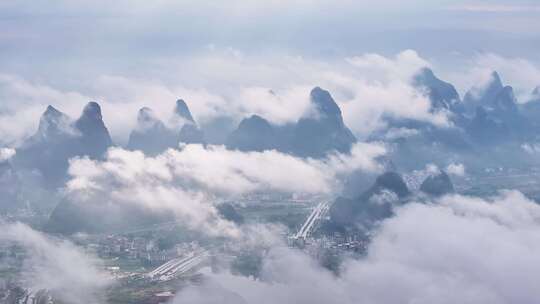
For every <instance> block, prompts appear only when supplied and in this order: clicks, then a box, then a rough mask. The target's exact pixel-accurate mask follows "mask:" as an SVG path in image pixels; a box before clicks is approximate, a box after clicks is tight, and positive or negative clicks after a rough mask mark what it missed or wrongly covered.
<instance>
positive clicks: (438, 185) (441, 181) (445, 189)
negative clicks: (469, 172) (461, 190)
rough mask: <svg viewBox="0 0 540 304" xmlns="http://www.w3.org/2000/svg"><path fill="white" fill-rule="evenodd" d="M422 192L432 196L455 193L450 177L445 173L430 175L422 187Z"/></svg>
mask: <svg viewBox="0 0 540 304" xmlns="http://www.w3.org/2000/svg"><path fill="white" fill-rule="evenodd" d="M420 191H422V192H424V193H426V194H429V195H432V196H441V195H445V194H450V193H454V185H453V184H452V180H451V179H450V176H448V174H446V172H444V171H442V170H441V171H440V172H439V173H437V174H432V175H429V176H428V177H427V178H426V179H425V180H424V181H423V182H422V184H421V185H420Z"/></svg>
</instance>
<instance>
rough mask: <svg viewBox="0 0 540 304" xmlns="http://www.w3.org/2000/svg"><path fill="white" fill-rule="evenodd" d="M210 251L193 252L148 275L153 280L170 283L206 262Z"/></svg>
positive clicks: (167, 263)
mask: <svg viewBox="0 0 540 304" xmlns="http://www.w3.org/2000/svg"><path fill="white" fill-rule="evenodd" d="M208 256H209V254H208V251H206V250H203V251H200V252H192V253H190V254H189V255H187V256H185V257H181V258H176V259H172V260H170V261H168V262H166V263H165V264H163V265H161V266H159V267H158V268H156V269H154V270H152V271H151V272H149V273H148V274H147V276H148V277H150V278H151V279H153V280H159V281H169V280H172V279H174V278H176V277H179V276H181V275H183V274H186V273H188V272H190V271H192V270H193V269H195V268H196V267H198V266H199V265H200V264H202V263H203V262H205V261H206V259H207V258H208Z"/></svg>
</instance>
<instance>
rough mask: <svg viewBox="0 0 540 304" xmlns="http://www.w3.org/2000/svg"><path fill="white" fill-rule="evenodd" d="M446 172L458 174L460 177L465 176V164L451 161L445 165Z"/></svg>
mask: <svg viewBox="0 0 540 304" xmlns="http://www.w3.org/2000/svg"><path fill="white" fill-rule="evenodd" d="M446 172H448V174H451V175H455V176H460V177H462V176H465V165H463V164H456V163H451V164H449V165H448V166H447V167H446Z"/></svg>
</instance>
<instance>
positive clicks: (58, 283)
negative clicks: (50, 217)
mask: <svg viewBox="0 0 540 304" xmlns="http://www.w3.org/2000/svg"><path fill="white" fill-rule="evenodd" d="M1 228H2V229H0V241H3V242H15V243H17V244H18V245H20V246H21V247H22V248H23V249H24V250H25V251H26V256H27V259H26V260H25V266H24V269H23V271H24V272H23V275H24V279H25V280H24V281H25V282H26V283H27V284H28V286H23V287H26V288H29V289H31V290H34V291H37V290H40V289H48V290H50V291H52V292H54V293H55V294H56V295H58V296H59V298H60V300H62V301H63V302H64V301H65V302H67V303H80V304H82V303H91V304H97V303H101V299H100V293H101V292H103V291H104V288H105V287H107V286H108V285H109V284H110V283H111V281H110V280H109V278H108V277H107V276H106V275H104V274H103V273H101V272H100V271H99V270H98V268H97V265H95V264H94V262H93V261H92V259H91V258H90V257H88V256H86V255H85V254H84V253H83V252H81V251H80V249H78V248H77V247H75V246H74V245H73V244H71V243H69V242H67V241H61V240H55V239H52V238H50V237H48V236H46V235H44V234H43V233H41V232H38V231H35V230H33V229H32V228H30V227H29V226H27V225H25V224H22V223H1Z"/></svg>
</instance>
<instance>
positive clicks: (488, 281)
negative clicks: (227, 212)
mask: <svg viewBox="0 0 540 304" xmlns="http://www.w3.org/2000/svg"><path fill="white" fill-rule="evenodd" d="M539 244H540V206H538V205H537V204H536V203H534V202H532V201H530V200H528V199H527V198H525V197H524V196H523V195H522V194H521V193H518V192H504V193H501V195H500V196H497V197H494V198H491V199H485V200H484V199H479V198H472V197H465V196H458V195H455V196H448V197H445V198H442V199H441V200H440V201H439V202H436V203H434V204H420V203H411V204H408V205H406V206H404V207H400V208H398V209H397V210H396V215H395V216H394V217H393V218H390V219H388V220H386V221H385V222H383V223H382V225H381V227H380V228H379V229H378V230H377V231H376V233H375V234H374V236H373V239H372V243H371V245H370V246H369V249H368V254H367V256H366V257H365V258H362V259H360V260H350V261H348V262H346V263H345V264H344V268H343V270H342V274H341V276H340V277H334V276H333V275H331V274H330V273H329V272H328V271H326V270H323V269H321V268H320V267H319V266H316V264H315V263H314V261H311V260H310V259H309V258H307V257H306V256H304V255H303V254H302V253H299V252H296V251H293V250H289V249H276V250H274V251H272V252H271V253H270V254H269V256H268V257H267V259H266V260H265V265H264V267H263V280H261V281H253V280H251V279H249V278H244V277H237V276H233V275H227V274H220V275H215V276H213V277H212V278H211V280H210V281H209V283H208V284H206V285H203V286H202V287H193V288H191V289H188V290H187V291H185V292H183V293H180V294H179V295H178V296H177V302H175V303H183V301H185V300H189V302H190V303H206V304H210V303H276V302H279V303H297V304H301V303H383V304H384V303H420V304H422V303H426V304H427V303H430V304H433V303H437V304H441V303H471V304H472V303H475V304H478V303H535V302H536V299H537V298H538V297H539V296H540V293H539V290H538V288H536V282H537V281H538V279H540V278H539V277H538V274H539V273H540V268H539V267H540V260H539V259H540V245H539ZM242 301H243V302H242Z"/></svg>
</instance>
